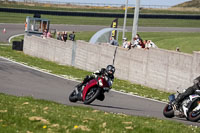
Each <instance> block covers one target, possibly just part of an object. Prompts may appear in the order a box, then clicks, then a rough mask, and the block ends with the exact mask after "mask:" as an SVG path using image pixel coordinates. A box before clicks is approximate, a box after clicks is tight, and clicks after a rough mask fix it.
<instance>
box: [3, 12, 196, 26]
mask: <svg viewBox="0 0 200 133" xmlns="http://www.w3.org/2000/svg"><path fill="white" fill-rule="evenodd" d="M16 16H17V17H16ZM27 16H33V14H20V13H6V12H1V13H0V18H1V19H0V23H25V19H26V17H27ZM41 16H42V18H47V19H49V20H50V21H51V24H72V25H105V26H109V27H110V25H111V22H112V21H113V20H114V19H115V18H105V17H75V16H53V15H41ZM119 25H120V26H122V25H123V18H119ZM132 25H133V19H132V18H131V19H130V18H129V19H127V26H132ZM139 26H144V27H200V21H199V20H184V19H183V20H181V19H139Z"/></svg>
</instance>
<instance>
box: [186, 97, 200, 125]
mask: <svg viewBox="0 0 200 133" xmlns="http://www.w3.org/2000/svg"><path fill="white" fill-rule="evenodd" d="M199 103H200V99H198V100H196V101H195V102H194V103H193V104H192V106H191V108H190V110H189V111H188V117H187V119H188V120H189V121H192V122H197V121H199V120H200V110H199V109H195V108H199Z"/></svg>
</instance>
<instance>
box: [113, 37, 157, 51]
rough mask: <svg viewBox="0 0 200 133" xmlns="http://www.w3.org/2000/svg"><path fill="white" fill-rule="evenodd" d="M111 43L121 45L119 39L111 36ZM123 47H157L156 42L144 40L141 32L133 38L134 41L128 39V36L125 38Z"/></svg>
mask: <svg viewBox="0 0 200 133" xmlns="http://www.w3.org/2000/svg"><path fill="white" fill-rule="evenodd" d="M110 44H111V45H114V46H119V44H118V42H117V40H115V39H114V38H113V37H110ZM122 47H123V48H127V49H131V48H144V49H149V48H157V46H156V45H155V43H153V42H152V41H151V40H142V38H141V37H140V35H139V34H136V36H135V37H134V38H133V43H131V42H130V41H128V39H127V38H123V44H122Z"/></svg>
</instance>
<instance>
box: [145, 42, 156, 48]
mask: <svg viewBox="0 0 200 133" xmlns="http://www.w3.org/2000/svg"><path fill="white" fill-rule="evenodd" d="M145 48H158V47H157V46H156V45H155V43H153V42H152V41H151V40H148V41H147V43H146V46H145Z"/></svg>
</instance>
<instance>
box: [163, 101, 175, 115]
mask: <svg viewBox="0 0 200 133" xmlns="http://www.w3.org/2000/svg"><path fill="white" fill-rule="evenodd" d="M163 115H164V116H165V117H167V118H172V117H174V110H173V108H172V106H171V105H169V104H167V105H166V106H165V108H164V109H163Z"/></svg>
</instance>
